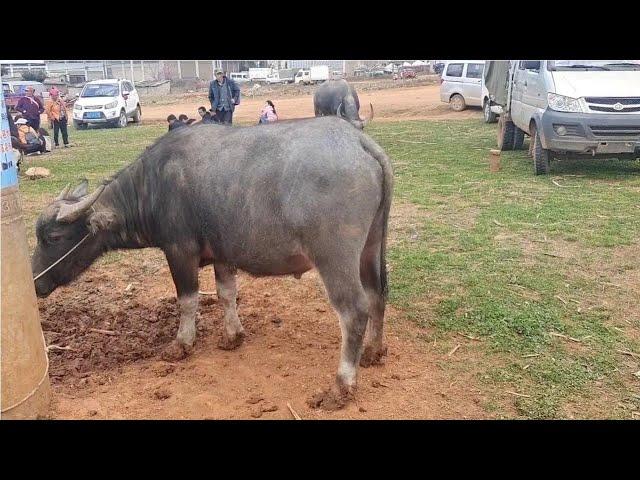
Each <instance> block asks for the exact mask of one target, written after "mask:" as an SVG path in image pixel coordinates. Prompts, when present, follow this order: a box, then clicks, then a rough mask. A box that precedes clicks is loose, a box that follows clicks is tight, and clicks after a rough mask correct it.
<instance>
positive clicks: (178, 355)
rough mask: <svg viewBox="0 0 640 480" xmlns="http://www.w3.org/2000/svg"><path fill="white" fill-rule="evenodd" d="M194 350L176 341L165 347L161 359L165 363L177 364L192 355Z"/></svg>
mask: <svg viewBox="0 0 640 480" xmlns="http://www.w3.org/2000/svg"><path fill="white" fill-rule="evenodd" d="M192 350H193V349H192V347H189V346H187V345H185V344H183V343H180V342H179V341H177V340H174V341H172V342H171V343H170V344H169V345H167V346H166V347H165V349H164V350H163V351H162V354H161V355H160V358H162V360H164V361H165V362H177V361H178V360H183V359H184V358H187V357H188V356H189V355H190V354H191V352H192Z"/></svg>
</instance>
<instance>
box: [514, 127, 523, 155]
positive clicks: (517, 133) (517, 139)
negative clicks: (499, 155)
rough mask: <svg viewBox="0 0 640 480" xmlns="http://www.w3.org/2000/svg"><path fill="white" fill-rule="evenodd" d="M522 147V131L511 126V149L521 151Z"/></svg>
mask: <svg viewBox="0 0 640 480" xmlns="http://www.w3.org/2000/svg"><path fill="white" fill-rule="evenodd" d="M523 145H524V130H520V129H519V128H518V127H516V126H515V125H514V126H513V149H514V150H522V146H523Z"/></svg>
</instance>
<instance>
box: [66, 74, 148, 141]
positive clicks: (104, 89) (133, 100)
mask: <svg viewBox="0 0 640 480" xmlns="http://www.w3.org/2000/svg"><path fill="white" fill-rule="evenodd" d="M129 118H132V119H133V121H134V122H136V123H140V120H141V119H142V109H141V108H140V97H138V92H137V91H136V89H135V87H134V86H133V84H132V83H131V82H129V81H128V80H121V79H108V80H95V81H93V82H88V83H87V84H86V85H85V86H84V88H83V89H82V92H81V93H80V96H79V97H78V99H77V100H76V102H75V104H74V106H73V125H74V126H75V127H76V128H78V129H83V128H87V125H88V124H90V123H102V124H105V123H106V124H108V125H117V126H118V127H120V128H124V127H126V126H127V122H128V119H129Z"/></svg>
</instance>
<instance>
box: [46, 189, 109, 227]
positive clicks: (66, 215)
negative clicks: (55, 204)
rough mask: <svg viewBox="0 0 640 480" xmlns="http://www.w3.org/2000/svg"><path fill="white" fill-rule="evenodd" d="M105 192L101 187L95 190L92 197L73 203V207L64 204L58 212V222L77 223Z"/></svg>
mask: <svg viewBox="0 0 640 480" xmlns="http://www.w3.org/2000/svg"><path fill="white" fill-rule="evenodd" d="M103 190H104V185H100V186H99V187H98V188H96V189H95V190H94V192H93V193H92V194H91V195H88V196H86V197H85V198H83V199H82V200H80V201H78V202H76V203H73V204H71V205H69V204H66V203H64V204H62V205H61V206H60V210H59V211H58V216H57V217H56V220H57V221H58V222H63V223H71V222H75V221H76V220H77V219H79V218H80V217H81V216H82V214H83V213H84V212H85V211H86V210H88V209H89V208H90V207H91V205H93V203H94V202H95V201H96V200H97V199H98V197H99V196H100V194H101V193H102V191H103Z"/></svg>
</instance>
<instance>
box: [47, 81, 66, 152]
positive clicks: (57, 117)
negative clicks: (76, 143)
mask: <svg viewBox="0 0 640 480" xmlns="http://www.w3.org/2000/svg"><path fill="white" fill-rule="evenodd" d="M45 111H46V112H47V117H48V118H49V122H50V123H52V124H53V143H54V144H55V146H56V147H59V146H60V145H59V143H58V134H59V133H60V132H62V142H63V143H64V148H68V147H69V134H68V132H67V119H68V115H67V107H66V105H65V104H64V100H62V99H61V98H60V91H59V90H58V89H57V88H55V87H54V88H52V89H51V90H49V101H48V102H47V105H46V107H45Z"/></svg>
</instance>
